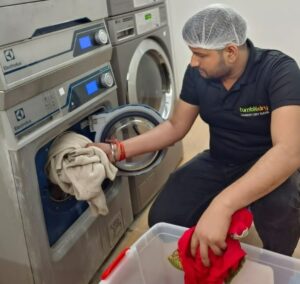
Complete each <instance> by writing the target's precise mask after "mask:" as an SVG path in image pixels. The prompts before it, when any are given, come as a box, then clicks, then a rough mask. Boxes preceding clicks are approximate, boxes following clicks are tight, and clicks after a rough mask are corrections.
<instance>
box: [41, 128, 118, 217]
mask: <svg viewBox="0 0 300 284" xmlns="http://www.w3.org/2000/svg"><path fill="white" fill-rule="evenodd" d="M87 143H92V141H91V140H90V139H88V138H87V137H85V136H83V135H80V134H77V133H75V132H65V133H63V134H62V135H60V136H58V137H57V138H56V139H55V140H54V142H53V143H52V144H51V147H50V149H49V153H48V161H47V164H46V172H47V174H48V178H49V179H50V181H51V182H52V183H54V184H57V185H58V186H59V187H60V188H61V189H62V191H64V192H66V193H68V194H70V195H73V196H75V198H76V199H77V200H86V201H87V202H88V204H89V206H90V209H91V211H92V213H93V214H94V215H98V214H101V215H106V214H107V213H108V208H107V204H106V198H105V194H104V192H103V190H102V187H101V184H102V182H103V181H104V179H106V178H108V179H110V180H114V179H115V177H116V174H117V168H116V167H115V166H114V165H113V164H111V163H110V161H109V160H108V158H107V156H106V154H105V153H104V151H102V150H101V149H100V148H97V147H94V146H91V147H86V145H87Z"/></svg>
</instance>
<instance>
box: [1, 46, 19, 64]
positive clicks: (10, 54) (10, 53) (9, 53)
mask: <svg viewBox="0 0 300 284" xmlns="http://www.w3.org/2000/svg"><path fill="white" fill-rule="evenodd" d="M3 52H4V56H5V59H6V61H7V62H9V61H12V60H15V59H16V58H15V54H14V51H13V50H12V48H10V49H6V50H4V51H3Z"/></svg>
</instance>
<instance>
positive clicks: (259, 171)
mask: <svg viewBox="0 0 300 284" xmlns="http://www.w3.org/2000/svg"><path fill="white" fill-rule="evenodd" d="M299 148H300V147H299ZM299 167H300V154H299V150H298V149H295V150H294V151H293V150H291V149H287V147H285V146H282V145H280V144H279V145H276V146H274V147H272V148H271V149H270V150H269V151H268V152H266V153H265V154H264V155H263V156H262V157H261V158H260V159H259V160H258V161H257V162H256V163H255V164H254V165H253V167H252V168H251V169H250V170H249V171H248V172H247V173H246V174H245V175H243V176H242V177H241V178H239V179H238V180H236V181H235V182H234V183H232V184H231V185H230V186H228V187H227V188H225V189H224V190H223V191H222V192H221V193H220V194H219V195H218V196H217V197H216V198H215V200H214V202H215V203H218V204H220V205H222V206H224V207H225V208H228V209H229V210H230V211H232V213H233V212H235V211H236V210H238V209H240V208H243V207H245V206H248V205H249V204H251V203H252V202H254V201H256V200H258V199H259V198H261V197H263V196H265V195H267V194H268V193H270V192H271V191H273V190H274V189H276V188H277V187H278V186H279V185H280V184H282V183H283V182H284V181H285V180H286V179H287V178H288V177H289V176H291V175H292V174H293V173H294V172H295V171H296V170H297V169H298V168H299Z"/></svg>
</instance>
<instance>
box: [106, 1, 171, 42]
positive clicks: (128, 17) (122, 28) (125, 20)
mask: <svg viewBox="0 0 300 284" xmlns="http://www.w3.org/2000/svg"><path fill="white" fill-rule="evenodd" d="M167 24H168V21H167V11H166V6H165V5H158V6H155V7H151V8H148V9H144V10H141V11H139V12H136V13H129V14H125V15H121V16H116V17H111V18H109V19H108V20H107V27H108V30H109V35H110V39H111V42H112V44H113V45H118V44H123V43H124V42H126V41H130V40H131V39H132V38H136V37H138V36H141V35H144V34H147V33H150V32H153V31H155V30H157V29H159V28H160V27H163V26H166V25H167Z"/></svg>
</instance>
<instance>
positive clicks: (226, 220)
mask: <svg viewBox="0 0 300 284" xmlns="http://www.w3.org/2000/svg"><path fill="white" fill-rule="evenodd" d="M231 216H232V212H231V211H230V210H228V208H224V207H223V206H221V205H220V204H217V203H214V201H213V202H212V203H211V204H210V206H209V207H208V208H207V209H206V210H205V212H204V213H203V214H202V216H201V217H200V219H199V221H198V223H197V225H196V228H195V231H194V234H193V236H192V239H191V254H192V255H193V256H195V254H196V250H197V249H200V257H201V260H202V263H203V265H204V266H206V267H208V266H209V265H210V261H209V257H208V250H209V248H210V249H211V250H212V251H213V253H214V254H215V255H222V254H223V251H224V250H225V249H226V247H227V244H226V236H227V232H228V229H229V226H230V222H231Z"/></svg>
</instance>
